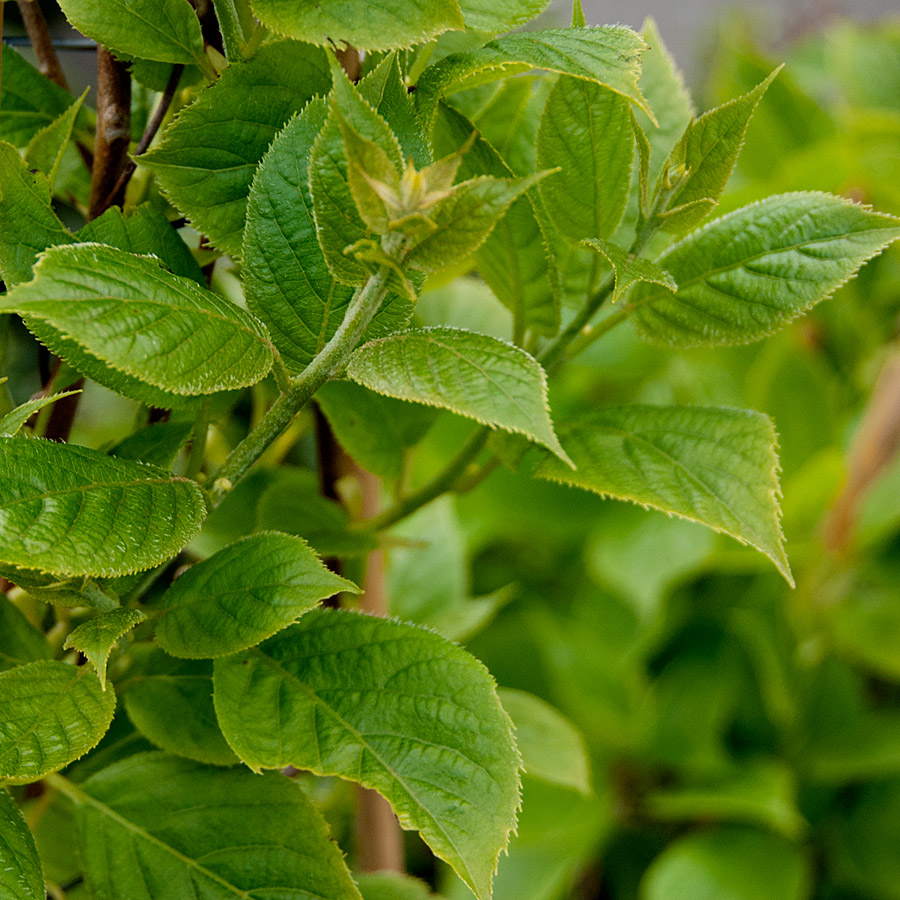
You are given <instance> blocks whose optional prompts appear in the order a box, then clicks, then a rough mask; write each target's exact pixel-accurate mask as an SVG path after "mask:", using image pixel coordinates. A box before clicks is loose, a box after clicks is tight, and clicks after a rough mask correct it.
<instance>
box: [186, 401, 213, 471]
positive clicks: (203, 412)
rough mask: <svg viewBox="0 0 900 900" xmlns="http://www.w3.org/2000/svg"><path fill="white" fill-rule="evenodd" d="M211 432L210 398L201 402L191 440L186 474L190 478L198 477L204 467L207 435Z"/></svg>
mask: <svg viewBox="0 0 900 900" xmlns="http://www.w3.org/2000/svg"><path fill="white" fill-rule="evenodd" d="M208 433H209V400H204V401H203V402H202V403H201V404H200V411H199V412H198V413H197V419H196V421H195V422H194V435H193V439H192V440H191V454H190V456H189V457H188V463H187V469H186V470H185V473H184V474H185V475H186V476H187V477H188V478H196V477H197V476H198V475H199V474H200V470H201V469H202V468H203V458H204V456H206V437H207V434H208Z"/></svg>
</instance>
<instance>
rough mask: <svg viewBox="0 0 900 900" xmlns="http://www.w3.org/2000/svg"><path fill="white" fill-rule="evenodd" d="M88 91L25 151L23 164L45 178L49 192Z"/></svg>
mask: <svg viewBox="0 0 900 900" xmlns="http://www.w3.org/2000/svg"><path fill="white" fill-rule="evenodd" d="M88 90H89V89H88V88H85V89H84V93H83V94H82V95H81V96H80V97H79V98H78V99H77V100H76V101H75V102H74V103H73V104H72V105H71V106H70V107H69V108H68V109H67V110H66V111H65V112H64V113H63V114H62V115H61V116H59V118H57V119H54V120H53V121H52V122H51V123H50V124H49V125H47V126H46V128H42V129H41V130H40V131H39V132H38V133H37V134H36V135H35V136H34V137H33V138H32V139H31V140H30V141H29V143H28V147H27V149H26V150H25V162H27V163H28V165H29V167H30V168H32V169H37V170H38V171H40V172H43V173H44V174H45V175H46V176H47V180H48V181H49V182H50V188H51V190H52V188H53V185H54V183H55V182H56V176H57V173H58V172H59V166H60V163H62V158H63V153H65V150H66V147H68V146H69V141H70V140H71V139H72V131H73V130H74V128H75V119H76V117H77V116H78V113H79V112H80V110H81V104H82V103H84V98H85V97H86V96H87V93H88Z"/></svg>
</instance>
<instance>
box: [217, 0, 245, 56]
mask: <svg viewBox="0 0 900 900" xmlns="http://www.w3.org/2000/svg"><path fill="white" fill-rule="evenodd" d="M213 6H214V7H215V10H216V18H217V19H218V20H219V30H220V31H221V32H222V45H223V46H224V47H225V57H226V58H227V60H228V62H235V61H236V60H239V59H240V58H241V48H242V47H243V46H244V29H243V28H242V27H241V19H240V16H239V15H238V11H237V7H236V6H235V3H234V0H213Z"/></svg>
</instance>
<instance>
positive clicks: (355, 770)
mask: <svg viewBox="0 0 900 900" xmlns="http://www.w3.org/2000/svg"><path fill="white" fill-rule="evenodd" d="M214 680H215V702H216V711H217V713H218V715H219V722H220V724H221V725H222V730H223V732H224V733H225V736H226V738H227V739H228V741H229V743H230V744H231V746H232V747H233V748H234V750H235V752H236V753H237V754H238V756H240V757H241V758H242V759H243V760H244V761H245V762H246V763H248V764H249V765H250V766H252V767H254V768H260V767H267V768H280V767H283V766H286V765H294V766H296V767H298V768H302V769H310V770H312V771H313V772H315V773H316V774H319V775H337V776H339V777H342V778H347V779H350V780H353V781H356V782H358V783H360V784H362V785H364V786H365V787H369V788H373V789H375V790H377V791H379V792H380V793H382V794H383V795H384V796H385V797H386V798H387V799H388V801H389V802H390V803H391V805H392V806H393V808H394V811H395V812H396V813H397V816H398V817H399V819H400V823H401V825H403V827H404V828H414V829H418V830H419V831H420V832H421V834H422V836H423V838H424V839H425V841H426V843H428V845H429V846H430V847H431V849H432V850H433V851H434V852H435V853H436V854H437V855H438V856H440V857H441V858H442V859H444V860H445V861H447V862H448V863H450V865H451V866H453V868H454V869H455V870H456V871H457V873H458V874H459V875H460V877H461V878H462V879H463V880H464V881H465V882H466V884H468V885H469V887H470V888H471V889H472V890H473V891H474V893H475V895H476V896H477V897H479V898H480V900H487V898H489V897H490V893H491V887H490V886H491V876H492V873H493V871H494V868H495V867H496V863H497V858H498V856H499V854H500V851H501V850H502V849H503V848H504V847H505V846H506V844H507V841H508V839H509V833H510V831H511V829H512V828H513V826H514V824H515V812H516V809H517V807H518V802H519V798H518V793H519V777H518V768H519V758H518V754H517V752H516V749H515V744H514V742H513V738H512V734H511V729H510V723H509V720H508V718H507V717H506V714H505V713H504V712H503V710H502V708H501V707H500V703H499V700H498V699H497V694H496V691H495V688H494V684H493V681H492V679H491V678H490V676H489V675H488V673H487V671H486V670H485V669H484V668H483V667H482V666H481V664H480V663H478V662H477V660H475V658H474V657H472V656H469V654H468V653H466V652H465V651H464V650H462V649H461V648H460V647H458V646H456V645H455V644H452V643H450V642H449V641H447V640H445V639H444V638H441V637H439V636H438V635H436V634H433V633H432V632H428V631H425V630H424V629H420V628H416V627H414V626H412V625H404V624H401V623H399V622H394V621H387V620H384V619H378V618H375V617H372V616H361V615H356V614H353V613H346V612H338V611H335V610H315V611H313V612H310V613H307V614H306V615H305V616H304V617H303V618H302V619H301V620H300V622H299V623H298V624H297V625H294V626H292V627H291V628H289V629H288V630H287V631H284V632H282V633H281V634H280V635H278V636H277V637H275V638H272V639H271V640H269V641H267V642H266V643H265V644H263V645H262V646H261V647H259V648H256V649H254V650H250V651H247V652H246V653H241V654H238V655H236V656H232V657H226V658H224V659H220V660H217V661H216V664H215V679H214Z"/></svg>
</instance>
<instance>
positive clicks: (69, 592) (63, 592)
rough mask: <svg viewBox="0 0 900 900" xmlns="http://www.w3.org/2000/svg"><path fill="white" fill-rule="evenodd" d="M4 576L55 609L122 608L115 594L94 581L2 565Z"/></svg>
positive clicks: (0, 566) (1, 572)
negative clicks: (55, 607)
mask: <svg viewBox="0 0 900 900" xmlns="http://www.w3.org/2000/svg"><path fill="white" fill-rule="evenodd" d="M0 575H2V577H3V578H5V579H6V580H7V581H10V582H12V583H13V584H14V585H16V587H18V588H21V589H22V590H23V591H25V593H26V594H28V595H29V596H31V597H33V598H34V599H35V600H40V601H41V603H49V604H50V605H51V606H63V607H67V608H70V609H71V608H74V607H85V608H87V609H96V610H101V611H105V610H110V609H116V608H117V607H118V605H119V598H118V597H117V596H116V594H115V592H114V591H112V590H111V589H110V588H109V587H108V586H107V585H102V584H99V583H98V582H96V581H94V580H93V579H91V578H85V577H80V578H63V577H60V576H59V575H52V574H49V573H47V572H41V571H40V570H38V569H28V568H22V567H20V566H11V565H0Z"/></svg>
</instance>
